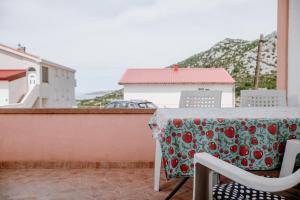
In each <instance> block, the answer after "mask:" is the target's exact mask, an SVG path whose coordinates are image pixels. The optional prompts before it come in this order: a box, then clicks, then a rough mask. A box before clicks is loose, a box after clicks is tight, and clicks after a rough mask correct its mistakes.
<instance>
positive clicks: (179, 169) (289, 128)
mask: <svg viewBox="0 0 300 200" xmlns="http://www.w3.org/2000/svg"><path fill="white" fill-rule="evenodd" d="M149 125H150V127H151V129H152V133H153V137H154V138H155V139H157V141H158V142H159V143H158V144H159V145H160V149H161V153H162V161H163V166H164V169H165V172H166V177H167V179H170V178H173V177H178V176H182V177H188V176H193V173H194V170H193V168H194V165H193V157H194V154H195V153H198V152H203V151H205V152H208V153H210V154H212V155H214V156H216V157H218V158H220V159H222V160H224V161H226V162H229V163H232V164H234V165H236V166H238V167H240V168H243V169H246V170H272V169H275V168H277V167H279V166H280V163H281V159H282V156H283V153H284V148H285V143H286V141H287V140H288V139H300V109H299V108H289V107H277V108H274V107H273V108H207V109H205V108H179V109H171V108H170V109H158V110H157V111H156V112H155V113H154V115H153V116H152V118H151V119H150V122H149Z"/></svg>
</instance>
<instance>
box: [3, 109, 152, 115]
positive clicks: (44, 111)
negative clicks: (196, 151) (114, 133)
mask: <svg viewBox="0 0 300 200" xmlns="http://www.w3.org/2000/svg"><path fill="white" fill-rule="evenodd" d="M154 112H155V109H97V108H47V109H45V108H35V109H32V108H30V109H24V108H9V109H7V108H0V114H153V113H154Z"/></svg>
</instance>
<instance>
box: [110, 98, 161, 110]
mask: <svg viewBox="0 0 300 200" xmlns="http://www.w3.org/2000/svg"><path fill="white" fill-rule="evenodd" d="M105 108H136V109H139V108H149V109H155V108H157V106H156V105H155V104H154V103H152V102H150V101H133V100H132V101H125V100H118V101H112V102H110V103H109V104H107V105H106V106H105Z"/></svg>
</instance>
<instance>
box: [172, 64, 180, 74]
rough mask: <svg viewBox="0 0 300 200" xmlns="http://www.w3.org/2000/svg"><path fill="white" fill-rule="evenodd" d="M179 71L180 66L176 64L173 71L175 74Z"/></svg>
mask: <svg viewBox="0 0 300 200" xmlns="http://www.w3.org/2000/svg"><path fill="white" fill-rule="evenodd" d="M178 69H179V65H178V64H174V65H173V71H174V72H177V71H178Z"/></svg>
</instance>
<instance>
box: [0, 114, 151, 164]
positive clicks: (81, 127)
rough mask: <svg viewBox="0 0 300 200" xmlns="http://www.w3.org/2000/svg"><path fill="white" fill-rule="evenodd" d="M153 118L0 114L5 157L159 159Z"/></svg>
mask: <svg viewBox="0 0 300 200" xmlns="http://www.w3.org/2000/svg"><path fill="white" fill-rule="evenodd" d="M151 116H152V114H150V113H148V114H147V113H145V114H141V113H138V114H134V113H132V114H122V113H120V114H118V113H115V114H105V113H103V114H101V113H99V114H1V113H0V127H1V130H0V161H92V162H94V161H95V162H101V161H105V162H106V161H107V162H128V161H129V162H136V161H154V150H155V143H154V140H153V138H152V136H151V131H150V129H149V127H148V121H149V118H150V117H151Z"/></svg>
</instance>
